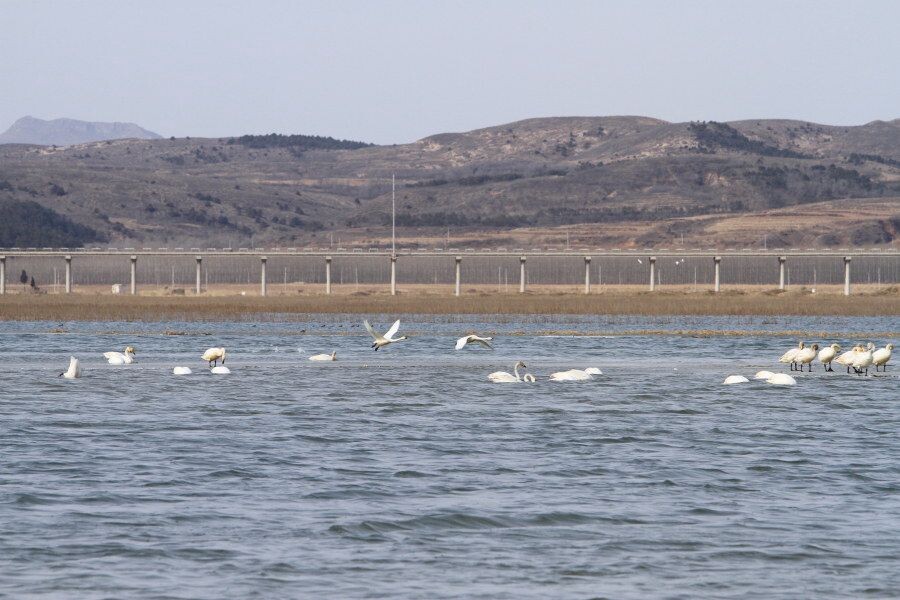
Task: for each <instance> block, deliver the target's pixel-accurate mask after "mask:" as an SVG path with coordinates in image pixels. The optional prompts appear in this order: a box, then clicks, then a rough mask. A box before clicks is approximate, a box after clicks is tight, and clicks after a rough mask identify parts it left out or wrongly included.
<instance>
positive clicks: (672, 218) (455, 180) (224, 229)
mask: <svg viewBox="0 0 900 600" xmlns="http://www.w3.org/2000/svg"><path fill="white" fill-rule="evenodd" d="M392 173H396V176H397V223H398V226H399V230H398V235H399V236H400V237H401V238H402V242H401V243H402V244H404V245H413V244H421V245H425V246H430V245H444V243H445V242H441V241H440V240H445V239H446V238H445V236H446V235H447V230H448V228H449V229H450V233H451V235H452V236H453V237H454V238H455V240H456V241H454V242H451V243H454V244H465V245H470V246H476V245H488V246H495V245H503V244H504V243H510V244H512V243H520V244H528V245H535V244H538V243H542V244H554V243H556V244H558V243H560V242H561V241H562V240H564V239H565V238H566V236H567V232H568V235H569V236H570V237H571V238H572V239H570V242H571V243H573V244H596V245H603V244H617V245H619V246H629V245H654V244H667V243H671V242H673V241H678V242H680V241H682V239H683V240H684V243H686V244H703V245H707V244H730V243H737V240H743V241H742V242H740V243H742V244H746V245H753V244H752V242H753V241H754V240H756V242H757V243H758V244H760V245H761V244H762V243H764V241H763V240H764V239H765V236H767V235H768V234H770V233H771V234H772V237H775V238H776V239H782V238H783V239H784V241H785V243H787V244H790V245H797V244H805V245H810V244H819V245H847V244H851V243H853V244H877V243H893V242H894V240H895V239H896V236H897V231H898V229H900V202H898V198H900V120H895V121H890V122H884V121H875V122H873V123H869V124H867V125H862V126H857V127H835V126H827V125H818V124H814V123H806V122H801V121H786V120H750V121H740V122H733V123H727V124H726V123H714V122H710V123H667V122H665V121H660V120H658V119H651V118H647V117H559V118H546V119H529V120H526V121H519V122H516V123H510V124H506V125H501V126H497V127H489V128H485V129H478V130H475V131H470V132H466V133H446V134H439V135H434V136H430V137H427V138H425V139H422V140H419V141H417V142H414V143H411V144H403V145H393V146H366V145H363V144H359V143H353V142H343V141H338V140H331V138H309V137H306V136H244V137H241V138H221V139H190V138H183V139H168V140H117V141H109V142H98V143H90V144H81V145H76V146H70V147H66V148H47V147H34V146H0V205H2V204H4V203H6V204H7V205H15V206H16V207H18V209H19V210H18V213H17V214H20V213H21V214H29V215H30V214H38V212H39V211H38V209H40V210H44V211H45V212H48V213H49V214H43V213H41V214H43V216H42V217H41V219H38V220H39V221H41V222H42V223H44V225H42V226H41V227H38V228H32V229H33V231H31V230H29V229H28V228H29V227H31V225H29V223H30V222H31V221H34V220H35V219H34V218H30V217H29V218H26V219H24V220H23V222H22V223H20V224H18V225H16V227H18V228H19V229H20V230H21V231H26V232H27V231H30V235H20V236H19V237H18V238H17V240H16V245H41V241H40V240H41V239H42V238H41V236H42V235H44V234H45V233H46V232H47V231H49V230H50V229H52V228H53V227H56V229H53V231H56V232H57V233H58V231H57V230H58V229H59V228H60V227H62V228H63V229H64V230H65V231H68V232H70V233H71V232H73V231H74V232H78V235H74V234H73V235H74V237H72V236H71V235H70V237H72V239H71V243H70V245H76V244H78V243H79V242H84V243H90V242H92V241H94V240H110V241H111V242H114V243H117V244H123V245H129V244H130V245H137V246H139V245H145V246H146V245H157V244H159V245H184V246H188V245H194V246H197V245H210V246H213V245H215V246H233V247H239V246H247V245H250V244H253V245H282V246H303V245H315V246H322V245H324V243H325V242H324V241H323V240H325V239H327V240H328V241H329V243H330V242H331V239H332V238H334V239H335V240H340V243H342V244H344V245H348V244H355V243H358V244H364V245H371V244H378V243H384V241H385V240H386V236H388V235H389V234H390V232H389V227H387V226H388V225H389V223H390V205H391V197H390V176H391V174H392ZM835 201H838V202H835ZM31 203H33V205H32V204H31ZM22 206H28V207H30V208H29V210H25V211H24V212H23V209H22ZM824 213H827V214H828V215H830V217H831V218H830V219H821V218H816V219H811V216H812V215H817V216H818V215H821V214H824ZM749 215H766V219H747V218H743V217H747V216H749ZM51 216H52V217H53V218H50V217H51ZM850 216H852V217H853V218H845V217H850ZM813 221H815V225H813ZM60 223H63V225H60ZM716 223H723V225H722V226H716ZM760 223H766V225H765V227H764V228H762V227H759V226H758V224H760ZM724 224H728V225H727V226H726V225H724ZM42 228H43V229H42ZM7 229H8V228H7ZM776 230H778V231H782V230H783V231H787V232H789V235H787V234H785V235H784V236H782V238H779V237H778V235H776V234H775V233H774V231H776ZM85 231H87V232H88V233H85ZM54 235H55V234H54ZM772 237H769V238H768V240H769V241H768V243H770V245H771V244H772V241H773V240H772ZM53 239H59V235H55V237H53ZM504 239H505V240H508V242H504V241H503V240H504ZM4 245H13V244H12V243H10V241H9V240H4V239H0V246H4Z"/></svg>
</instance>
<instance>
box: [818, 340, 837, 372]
mask: <svg viewBox="0 0 900 600" xmlns="http://www.w3.org/2000/svg"><path fill="white" fill-rule="evenodd" d="M840 351H841V347H840V345H838V344H832V345H830V346H825V347H824V348H822V349H821V350H819V362H820V363H822V364H823V365H825V370H826V371H834V368H832V366H831V361H833V360H834V357H835V356H837V353H838V352H840Z"/></svg>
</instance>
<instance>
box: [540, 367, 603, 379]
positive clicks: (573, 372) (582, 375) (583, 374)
mask: <svg viewBox="0 0 900 600" xmlns="http://www.w3.org/2000/svg"><path fill="white" fill-rule="evenodd" d="M591 379H593V376H591V374H590V373H588V372H587V371H585V370H583V369H569V370H568V371H557V372H556V373H550V381H590V380H591Z"/></svg>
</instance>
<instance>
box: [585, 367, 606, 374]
mask: <svg viewBox="0 0 900 600" xmlns="http://www.w3.org/2000/svg"><path fill="white" fill-rule="evenodd" d="M584 372H585V373H587V374H588V375H603V371H601V370H600V369H598V368H597V367H588V368H587V369H585V370H584Z"/></svg>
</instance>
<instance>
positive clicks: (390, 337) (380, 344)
mask: <svg viewBox="0 0 900 600" xmlns="http://www.w3.org/2000/svg"><path fill="white" fill-rule="evenodd" d="M363 325H364V326H365V327H366V331H368V332H369V335H371V336H372V339H374V340H375V341H373V342H372V346H371V347H372V348H375V351H376V352H377V351H378V349H379V348H384V347H385V346H387V345H388V344H393V343H394V342H400V341H402V340H405V339H408V338H407V337H406V336H405V335H404V336H400V337H398V338H395V337H394V336H395V335H397V332H398V331H400V319H397V320H396V321H394V324H393V325H391V328H390V329H388V330H387V333H385V334H384V335H380V334H378V333H376V332H375V330H374V329H372V326H371V325H369V322H368V321H363Z"/></svg>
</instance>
